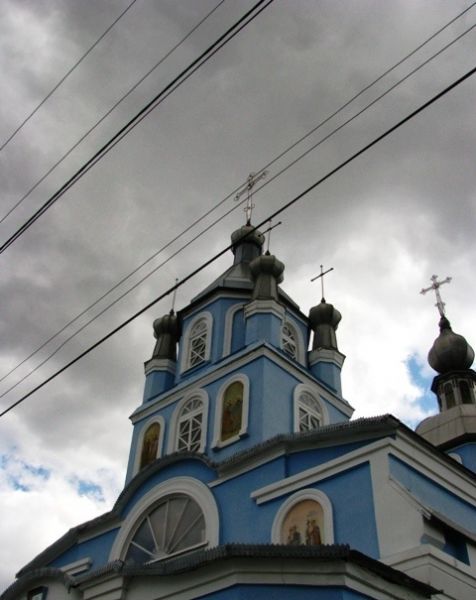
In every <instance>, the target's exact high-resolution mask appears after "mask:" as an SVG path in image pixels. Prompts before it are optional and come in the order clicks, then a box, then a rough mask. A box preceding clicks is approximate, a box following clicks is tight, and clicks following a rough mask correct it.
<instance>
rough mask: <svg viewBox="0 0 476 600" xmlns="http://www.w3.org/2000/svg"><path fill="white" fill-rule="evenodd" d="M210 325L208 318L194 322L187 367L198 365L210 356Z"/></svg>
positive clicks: (189, 341) (189, 338)
mask: <svg viewBox="0 0 476 600" xmlns="http://www.w3.org/2000/svg"><path fill="white" fill-rule="evenodd" d="M208 344H209V326H208V322H207V319H205V318H201V319H199V320H198V321H197V322H196V323H194V324H193V325H192V327H191V329H190V334H189V337H188V357H187V368H191V367H196V366H197V365H199V364H201V363H202V362H204V361H205V360H207V358H208Z"/></svg>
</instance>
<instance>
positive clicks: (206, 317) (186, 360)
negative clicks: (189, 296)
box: [181, 312, 213, 372]
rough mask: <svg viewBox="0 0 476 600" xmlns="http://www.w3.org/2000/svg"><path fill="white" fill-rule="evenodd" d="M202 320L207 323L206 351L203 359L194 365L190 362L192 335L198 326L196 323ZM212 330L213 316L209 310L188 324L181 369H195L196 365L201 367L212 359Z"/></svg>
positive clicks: (184, 337)
mask: <svg viewBox="0 0 476 600" xmlns="http://www.w3.org/2000/svg"><path fill="white" fill-rule="evenodd" d="M200 321H204V323H205V325H206V341H205V353H204V356H203V360H201V361H200V362H199V363H196V364H194V365H192V364H190V353H191V350H192V347H191V344H192V338H191V337H190V336H191V334H192V332H193V329H194V327H196V325H197V324H198V323H199V322H200ZM212 331H213V317H212V315H211V313H209V312H201V313H199V314H198V315H197V316H196V317H195V318H194V319H193V320H192V321H191V322H190V323H189V324H188V326H187V329H186V330H185V334H184V336H183V339H184V342H185V343H184V346H183V349H184V351H183V353H182V359H181V371H182V372H183V371H188V369H194V368H196V367H199V366H200V365H203V364H204V363H206V362H207V361H209V360H210V351H211V342H212Z"/></svg>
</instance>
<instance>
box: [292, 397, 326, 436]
mask: <svg viewBox="0 0 476 600" xmlns="http://www.w3.org/2000/svg"><path fill="white" fill-rule="evenodd" d="M296 412H297V415H296V416H297V419H298V427H297V430H298V431H311V430H313V429H317V428H318V427H320V426H321V423H322V414H321V408H320V405H319V402H318V400H316V398H314V396H312V394H310V393H309V392H302V393H301V394H300V395H299V397H298V399H297V400H296Z"/></svg>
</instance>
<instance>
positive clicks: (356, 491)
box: [260, 463, 379, 558]
mask: <svg viewBox="0 0 476 600" xmlns="http://www.w3.org/2000/svg"><path fill="white" fill-rule="evenodd" d="M306 488H314V489H317V490H320V491H322V492H324V494H326V495H327V497H328V498H329V500H330V502H331V504H332V511H333V517H334V543H336V544H349V545H350V547H351V548H353V549H355V550H360V551H361V552H363V553H364V554H367V555H369V556H371V557H373V558H378V557H379V548H378V542H377V526H376V523H375V510H374V502H373V492H372V481H371V475H370V466H369V464H368V463H365V464H362V465H358V466H356V467H353V468H351V469H347V470H345V471H342V472H341V473H339V474H337V475H333V476H331V477H329V478H326V479H322V480H321V481H319V482H318V483H316V484H312V485H308V486H306ZM293 493H294V492H293ZM290 495H292V494H287V495H285V496H282V497H280V498H277V499H275V500H272V501H270V502H267V503H266V504H265V505H262V506H261V507H260V508H261V510H262V511H263V509H264V507H265V506H266V508H267V510H268V511H270V516H271V517H272V518H271V522H272V521H273V519H274V516H275V515H276V512H277V511H278V509H279V507H280V506H281V504H282V503H283V502H284V501H285V500H286V499H287V498H288V497H289V496H290ZM261 518H262V517H261V516H260V519H261Z"/></svg>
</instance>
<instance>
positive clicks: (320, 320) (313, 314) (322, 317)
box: [309, 298, 342, 330]
mask: <svg viewBox="0 0 476 600" xmlns="http://www.w3.org/2000/svg"><path fill="white" fill-rule="evenodd" d="M341 319H342V315H341V314H340V312H339V311H338V310H337V309H336V308H334V306H333V305H332V304H328V303H327V302H326V301H325V300H324V298H323V299H322V300H321V302H320V304H318V305H317V306H313V307H312V308H311V310H310V311H309V321H310V323H311V327H312V329H314V330H315V329H316V327H318V326H319V325H330V326H331V327H332V328H333V329H337V326H338V325H339V323H340V321H341Z"/></svg>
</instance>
